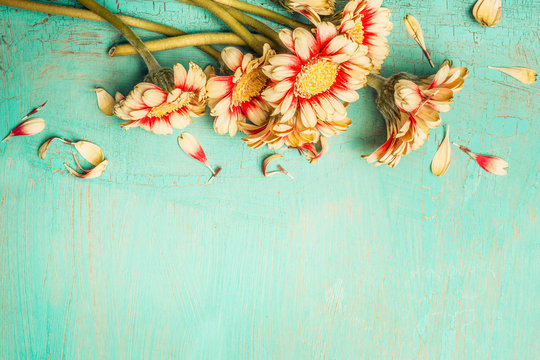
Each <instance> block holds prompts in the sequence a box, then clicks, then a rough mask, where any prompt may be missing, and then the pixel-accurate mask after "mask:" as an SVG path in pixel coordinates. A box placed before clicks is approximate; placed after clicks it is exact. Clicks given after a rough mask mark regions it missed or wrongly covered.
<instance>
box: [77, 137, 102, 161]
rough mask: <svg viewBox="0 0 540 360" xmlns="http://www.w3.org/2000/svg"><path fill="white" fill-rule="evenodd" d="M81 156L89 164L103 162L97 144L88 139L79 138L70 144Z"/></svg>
mask: <svg viewBox="0 0 540 360" xmlns="http://www.w3.org/2000/svg"><path fill="white" fill-rule="evenodd" d="M72 145H73V146H75V149H77V151H78V152H79V154H81V155H82V157H83V158H84V159H85V160H86V161H88V162H89V163H90V164H92V165H94V166H97V165H99V164H100V163H102V162H103V160H104V159H105V156H104V155H103V150H101V148H100V147H99V146H97V145H96V144H94V143H91V142H90V141H85V140H81V141H78V142H76V143H73V144H72Z"/></svg>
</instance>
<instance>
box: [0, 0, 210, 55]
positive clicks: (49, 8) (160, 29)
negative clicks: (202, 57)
mask: <svg viewBox="0 0 540 360" xmlns="http://www.w3.org/2000/svg"><path fill="white" fill-rule="evenodd" d="M0 5H4V6H8V7H12V8H16V9H23V10H30V11H36V12H41V13H45V14H53V15H61V16H68V17H73V18H77V19H84V20H90V21H99V22H107V20H105V19H103V18H102V17H101V16H99V15H97V14H94V13H93V12H91V11H89V10H83V9H77V8H72V7H69V6H62V5H53V4H44V3H38V2H34V1H31V0H0ZM116 16H117V17H118V18H120V20H122V21H123V22H124V23H125V24H126V25H129V26H131V27H135V28H138V29H143V30H148V31H152V32H156V33H158V34H163V35H167V36H180V35H185V34H187V33H186V32H184V31H182V30H178V29H176V28H174V27H172V26H167V25H163V24H158V23H155V22H152V21H148V20H142V19H138V18H135V17H131V16H125V15H116ZM197 48H199V50H201V51H204V52H205V53H207V54H208V55H210V56H211V57H213V58H214V59H216V60H217V61H219V60H220V59H221V56H220V53H219V51H217V50H216V49H214V48H212V47H210V46H207V45H202V46H197Z"/></svg>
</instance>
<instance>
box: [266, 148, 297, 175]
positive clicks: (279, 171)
mask: <svg viewBox="0 0 540 360" xmlns="http://www.w3.org/2000/svg"><path fill="white" fill-rule="evenodd" d="M282 158H283V155H281V154H274V155H270V156H268V157H266V158H265V159H264V161H263V167H262V172H263V175H264V176H265V177H269V176H274V175H276V174H279V173H283V174H285V175H287V176H288V177H290V178H291V179H294V177H293V176H292V175H291V174H289V172H288V171H287V170H285V169H284V168H283V167H282V166H281V165H278V166H277V168H278V169H279V170H275V171H269V172H268V171H266V169H267V168H268V165H269V164H270V163H271V162H272V161H274V160H277V159H282Z"/></svg>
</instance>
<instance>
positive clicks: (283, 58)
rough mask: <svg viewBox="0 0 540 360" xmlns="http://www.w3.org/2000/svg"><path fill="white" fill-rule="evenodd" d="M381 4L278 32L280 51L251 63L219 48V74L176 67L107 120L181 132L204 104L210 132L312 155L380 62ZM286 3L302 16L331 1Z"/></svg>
mask: <svg viewBox="0 0 540 360" xmlns="http://www.w3.org/2000/svg"><path fill="white" fill-rule="evenodd" d="M381 1H382V0H353V1H350V2H349V3H348V4H347V5H346V6H345V9H344V10H343V13H342V15H341V19H340V21H339V24H337V25H336V24H334V23H331V22H324V21H320V19H318V20H314V21H315V25H314V26H313V28H312V30H311V31H310V30H308V29H306V28H305V27H297V28H295V29H294V30H289V29H283V30H281V31H280V32H279V40H280V42H281V43H282V44H283V45H284V47H283V48H284V49H286V50H288V52H283V51H277V49H272V48H271V46H270V45H269V44H264V46H263V48H262V49H263V50H262V54H261V56H258V57H257V56H254V55H253V54H250V53H242V52H241V51H240V50H239V49H237V48H235V47H226V48H225V49H224V50H223V51H222V52H221V60H222V62H223V65H224V66H223V68H224V69H225V73H223V74H221V75H212V76H209V77H208V78H207V76H206V75H205V74H204V72H203V71H202V70H201V68H200V67H199V66H198V65H196V64H193V63H190V65H189V71H186V70H185V69H184V67H183V66H182V65H180V64H177V65H175V67H174V81H173V82H174V87H173V88H172V89H166V88H162V87H163V86H162V87H160V86H158V85H155V84H154V83H152V82H143V83H140V84H138V85H137V86H135V88H134V89H133V90H132V91H131V92H130V94H129V95H128V96H127V97H126V98H123V97H122V96H121V97H119V99H118V102H117V103H116V104H115V105H114V114H115V115H116V116H118V117H119V118H121V119H123V120H126V121H127V122H126V123H124V124H122V126H124V128H126V129H129V128H131V127H141V128H143V129H145V130H148V131H153V132H154V133H156V134H170V133H172V128H178V129H183V128H185V127H186V126H187V125H189V123H190V122H191V121H192V120H191V118H192V117H198V116H202V115H203V114H204V110H205V107H206V106H208V107H209V108H210V115H211V116H213V117H214V130H215V131H216V132H217V133H218V134H227V133H228V134H229V135H230V136H235V135H236V134H237V132H238V131H242V132H243V133H244V134H245V135H246V136H245V137H244V138H243V140H244V142H245V143H246V144H247V145H248V146H250V147H252V148H258V147H261V146H264V145H267V146H268V147H269V148H272V149H277V148H279V147H281V146H284V145H285V146H288V147H293V148H298V149H303V150H304V151H305V149H314V148H315V147H314V146H313V145H314V144H316V143H319V142H320V139H321V137H323V136H326V137H329V136H333V135H337V134H340V133H342V132H344V131H346V130H347V128H348V127H349V126H350V125H351V119H350V118H349V117H348V116H347V111H346V106H347V105H348V104H349V103H351V102H354V101H356V100H358V98H359V96H358V93H357V92H356V91H357V90H358V89H360V88H362V87H363V86H365V85H366V83H367V76H368V75H369V74H370V73H371V72H374V73H378V72H379V71H380V68H381V65H382V63H383V61H384V60H385V58H386V57H387V56H388V52H389V48H388V43H387V40H386V36H387V35H388V34H389V33H390V30H391V29H392V23H390V21H389V17H390V12H389V11H388V9H384V8H381V6H380V5H381ZM290 5H291V6H290V9H291V10H295V11H300V12H302V13H315V14H320V15H330V14H332V13H333V11H334V3H333V2H326V1H321V2H320V3H316V2H312V1H307V2H305V3H302V2H291V3H290ZM302 9H303V10H302ZM310 19H312V17H310ZM312 20H313V19H312ZM165 84H167V82H166V81H165ZM102 102H103V103H106V101H104V100H103V99H102ZM325 148H326V146H325ZM308 154H309V155H308V158H310V157H316V156H317V154H315V155H314V154H312V153H311V152H309V151H308Z"/></svg>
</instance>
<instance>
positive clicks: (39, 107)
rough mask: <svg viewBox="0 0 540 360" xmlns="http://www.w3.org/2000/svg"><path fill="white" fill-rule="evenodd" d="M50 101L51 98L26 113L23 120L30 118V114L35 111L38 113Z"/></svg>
mask: <svg viewBox="0 0 540 360" xmlns="http://www.w3.org/2000/svg"><path fill="white" fill-rule="evenodd" d="M48 102H49V100H47V101H45V102H44V103H43V104H41V105H40V106H38V107H37V108H35V109H34V110H32V111H30V112H29V113H28V114H26V116H25V117H23V118H22V119H21V120H26V119H28V118H29V117H30V116H32V115H34V114H35V113H37V112H38V111H40V110H41V109H43V108H44V107H45V105H47V103H48Z"/></svg>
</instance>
